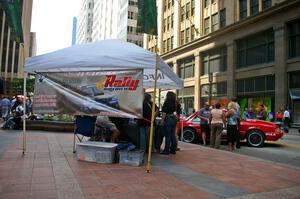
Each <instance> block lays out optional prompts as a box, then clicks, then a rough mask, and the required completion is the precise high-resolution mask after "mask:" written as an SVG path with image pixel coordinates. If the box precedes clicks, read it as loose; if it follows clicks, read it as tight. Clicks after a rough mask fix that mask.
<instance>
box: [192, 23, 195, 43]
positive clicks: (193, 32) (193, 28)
mask: <svg viewBox="0 0 300 199" xmlns="http://www.w3.org/2000/svg"><path fill="white" fill-rule="evenodd" d="M191 33H192V34H191V40H192V41H193V40H195V26H194V25H193V26H192V28H191Z"/></svg>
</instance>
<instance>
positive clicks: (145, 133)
mask: <svg viewBox="0 0 300 199" xmlns="http://www.w3.org/2000/svg"><path fill="white" fill-rule="evenodd" d="M157 114H158V107H157V106H156V105H155V116H156V115H157ZM151 115H152V101H151V95H150V94H149V93H145V95H144V101H143V119H140V120H139V121H138V125H139V130H140V149H141V150H143V151H147V150H148V147H149V140H150V125H151ZM154 120H155V117H154ZM151 150H152V152H154V142H152V149H151Z"/></svg>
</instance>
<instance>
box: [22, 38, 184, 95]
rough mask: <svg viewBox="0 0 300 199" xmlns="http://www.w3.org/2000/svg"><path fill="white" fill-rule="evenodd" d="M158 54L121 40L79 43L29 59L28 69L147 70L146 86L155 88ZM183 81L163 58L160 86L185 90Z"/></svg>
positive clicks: (160, 64)
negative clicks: (156, 58) (156, 57)
mask: <svg viewBox="0 0 300 199" xmlns="http://www.w3.org/2000/svg"><path fill="white" fill-rule="evenodd" d="M155 56H156V55H155V53H152V52H149V51H147V50H145V49H143V48H141V47H139V46H137V45H135V44H132V43H128V42H125V41H121V40H102V41H99V42H94V43H86V44H81V45H75V46H72V47H69V48H65V49H61V50H57V51H54V52H51V53H48V54H44V55H39V56H35V57H30V58H27V59H26V63H25V68H24V70H25V72H27V73H38V72H59V71H62V72H65V71H68V72H70V71H95V70H103V71H106V70H108V71H109V70H121V69H122V70H124V69H127V70H128V69H143V70H144V81H143V87H144V88H151V87H153V82H154V67H155ZM182 87H183V81H182V79H180V78H179V77H178V76H177V75H176V74H175V73H174V72H173V71H172V70H171V68H170V67H169V66H168V64H166V63H165V62H164V61H163V60H162V59H161V58H160V57H159V60H158V79H157V88H166V89H181V88H182Z"/></svg>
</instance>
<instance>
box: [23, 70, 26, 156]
mask: <svg viewBox="0 0 300 199" xmlns="http://www.w3.org/2000/svg"><path fill="white" fill-rule="evenodd" d="M26 79H27V73H24V88H23V96H24V102H23V106H24V112H23V155H24V154H25V151H26V98H27V92H26Z"/></svg>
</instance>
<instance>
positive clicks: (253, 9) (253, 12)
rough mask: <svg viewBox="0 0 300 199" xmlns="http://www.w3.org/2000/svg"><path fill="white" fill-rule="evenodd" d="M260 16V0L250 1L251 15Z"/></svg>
mask: <svg viewBox="0 0 300 199" xmlns="http://www.w3.org/2000/svg"><path fill="white" fill-rule="evenodd" d="M256 14H258V0H250V15H256Z"/></svg>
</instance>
